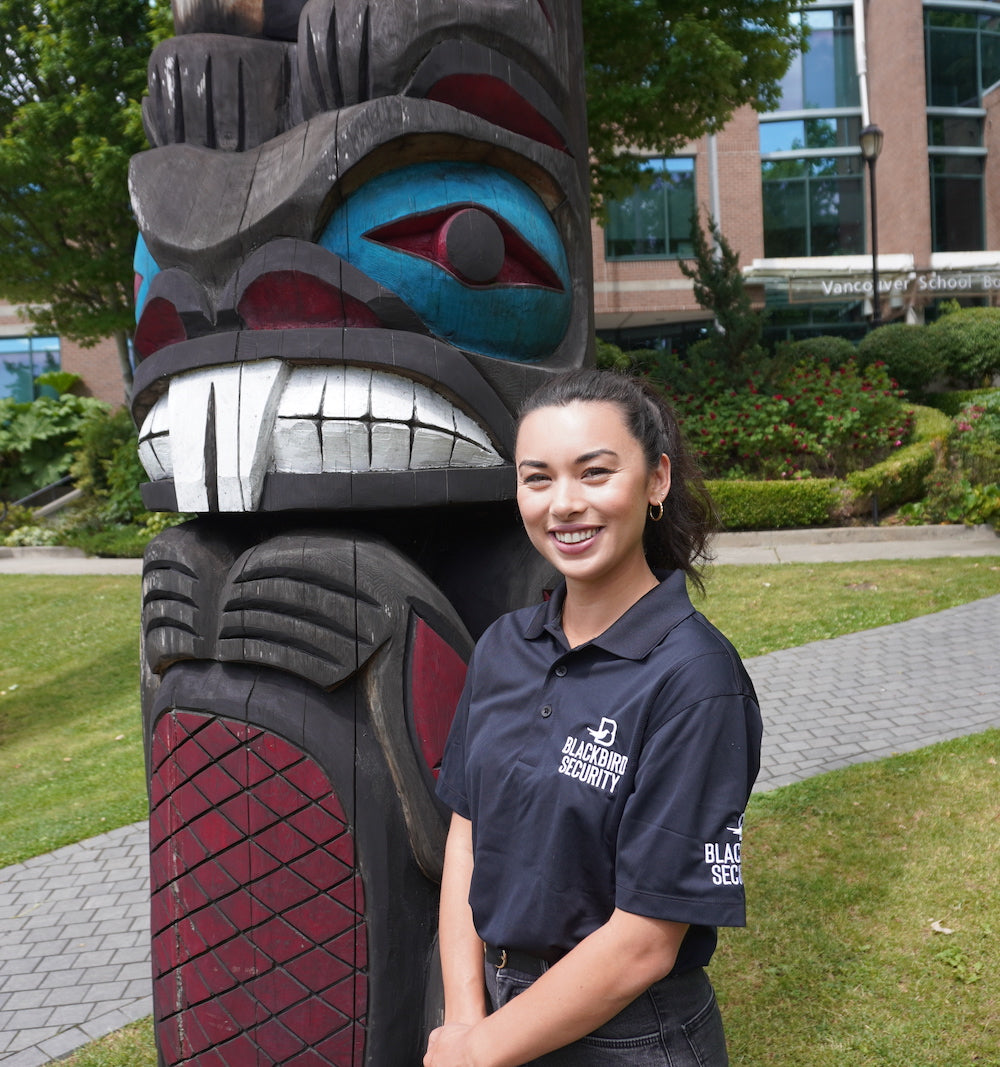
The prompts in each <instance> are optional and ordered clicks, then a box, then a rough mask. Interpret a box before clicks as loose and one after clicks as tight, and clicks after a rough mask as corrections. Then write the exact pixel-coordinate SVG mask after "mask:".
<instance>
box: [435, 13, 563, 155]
mask: <svg viewBox="0 0 1000 1067" xmlns="http://www.w3.org/2000/svg"><path fill="white" fill-rule="evenodd" d="M546 17H548V16H547V14H546ZM427 99H428V100H436V101H438V103H441V104H451V106H452V107H457V108H458V109H459V111H468V112H469V113H470V114H473V115H478V116H479V117H480V118H482V119H486V121H487V122H492V123H493V125H494V126H502V127H503V128H504V129H505V130H511V131H512V132H513V133H519V134H521V135H522V136H524V137H530V138H531V139H532V140H533V141H538V142H539V143H540V144H544V145H548V146H549V147H550V148H555V149H557V150H558V151H560V152H565V151H566V141H565V140H564V139H563V137H562V135H561V134H560V133H559V131H558V130H557V129H556V128H555V126H553V125H552V123H550V122H549V121H548V120H547V119H545V118H543V117H542V116H541V115H540V114H539V113H538V111H536V110H535V108H533V107H532V106H531V104H529V103H528V101H527V100H525V99H524V97H523V96H521V95H520V94H519V93H517V92H515V91H514V89H513V88H512V87H511V86H510V85H509V84H508V83H507V82H505V81H501V79H500V78H491V77H489V76H488V75H485V74H450V75H448V77H447V78H442V79H441V80H440V81H439V82H437V83H436V84H435V85H434V86H433V87H432V88H431V90H430V92H428V94H427Z"/></svg>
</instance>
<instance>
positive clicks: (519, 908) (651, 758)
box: [437, 571, 761, 973]
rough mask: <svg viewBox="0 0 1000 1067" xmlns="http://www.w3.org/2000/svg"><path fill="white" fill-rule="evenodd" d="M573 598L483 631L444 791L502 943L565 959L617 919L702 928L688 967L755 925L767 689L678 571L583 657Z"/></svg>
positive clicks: (481, 906)
mask: <svg viewBox="0 0 1000 1067" xmlns="http://www.w3.org/2000/svg"><path fill="white" fill-rule="evenodd" d="M564 597H565V586H560V587H559V588H558V589H557V590H556V591H555V593H554V594H553V596H552V598H551V599H550V600H549V601H548V603H547V604H544V605H542V606H540V607H531V608H524V609H522V610H520V611H515V612H513V613H511V614H509V615H505V616H504V617H502V618H501V619H498V620H497V621H496V622H495V623H494V624H493V625H492V626H491V627H490V628H489V629H488V630H487V631H486V633H485V634H484V635H483V636H482V638H481V639H480V641H479V643H478V644H477V646H476V650H475V653H474V655H473V657H472V661H471V663H470V665H469V672H468V676H467V678H466V684H465V689H464V692H463V694H462V698H461V700H460V701H459V706H458V710H457V712H456V715H455V721H454V724H453V725H452V729H451V733H450V734H449V737H448V744H447V747H446V749H445V754H444V761H443V765H442V769H441V776H440V779H439V781H438V787H437V791H438V795H439V796H440V798H441V799H442V800H443V801H444V802H445V803H446V804H447V805H448V806H449V807H450V808H452V809H453V810H454V811H455V812H457V813H458V814H459V815H461V816H463V817H465V818H467V819H471V820H472V824H473V850H474V860H475V867H474V872H473V877H472V887H471V891H470V898H469V901H470V904H471V907H472V913H473V919H474V922H475V925H476V929H477V931H478V933H479V936H480V937H481V938H482V939H483V940H484V941H485V942H487V943H488V944H491V945H498V946H503V947H505V948H510V949H519V950H521V951H524V952H529V953H532V954H533V955H536V956H540V957H543V958H545V959H548V960H550V961H554V960H556V959H558V958H559V957H560V956H562V955H564V954H565V953H566V952H568V951H569V950H570V949H572V948H573V947H574V946H575V945H576V944H577V943H578V942H579V941H581V940H582V939H583V938H584V937H586V936H587V935H588V934H590V933H592V932H593V931H594V930H595V929H597V928H598V927H599V926H601V925H602V924H603V923H605V922H606V921H607V919H608V918H609V917H610V915H611V912H612V910H613V909H614V908H616V907H617V908H620V909H622V910H623V911H628V912H632V913H635V914H639V915H646V916H651V917H653V918H658V919H670V920H673V921H675V922H683V923H689V924H690V925H691V929H690V930H689V931H688V934H687V936H686V937H685V939H684V943H683V945H682V946H681V951H680V953H679V955H678V960H677V964H676V966H675V969H674V970H675V972H677V973H679V972H681V971H683V970H688V969H690V968H692V967H698V966H704V965H705V964H706V963H708V961H709V959H710V958H711V956H712V953H713V951H714V949H715V942H716V935H715V927H716V926H742V925H744V923H745V902H744V892H743V884H742V878H741V874H740V845H741V839H742V832H743V811H744V808H745V807H746V802H747V799H748V798H749V795H750V789H751V787H752V785H753V782H754V779H755V778H756V776H757V770H758V767H759V760H760V737H761V720H760V712H759V710H758V707H757V699H756V696H755V694H754V690H753V685H752V684H751V681H750V678H749V676H748V675H747V673H746V670H745V669H744V667H743V664H742V663H741V661H740V658H739V656H738V655H737V653H736V650H735V649H734V648H733V646H732V645H731V644H730V643H729V642H728V641H727V640H726V638H725V637H723V635H722V634H721V633H719V631H718V630H716V629H715V627H714V626H712V625H711V623H709V622H708V620H707V619H705V618H704V616H702V615H701V614H700V613H698V612H696V611H695V610H694V608H693V607H692V605H691V601H690V599H689V598H688V595H687V589H686V585H685V576H684V574H683V572H682V571H673V572H671V573H670V574H668V575H667V576H666V577H665V578H663V579H662V580H661V581H660V584H659V585H658V586H657V587H656V588H655V589H653V590H651V591H650V592H649V593H647V594H646V596H644V597H643V598H642V599H641V600H640V601H638V602H637V603H636V604H634V605H633V606H632V607H631V608H630V609H629V610H628V611H627V612H626V613H625V614H624V615H623V616H622V617H621V618H620V619H619V620H618V621H617V622H615V623H614V625H612V626H611V627H609V628H608V629H607V630H606V631H605V632H604V633H603V634H601V635H600V636H599V637H596V638H594V640H592V641H589V642H588V643H587V644H585V645H581V646H579V647H577V648H575V649H569V648H568V646H567V642H566V638H565V636H564V634H563V632H562V627H561V622H560V619H561V613H562V603H563V599H564Z"/></svg>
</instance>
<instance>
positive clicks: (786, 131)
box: [760, 116, 861, 155]
mask: <svg viewBox="0 0 1000 1067" xmlns="http://www.w3.org/2000/svg"><path fill="white" fill-rule="evenodd" d="M860 133H861V120H860V119H859V118H853V117H848V118H840V117H837V118H835V117H833V116H831V117H830V118H825V119H818V118H817V119H782V120H781V121H780V122H761V124H760V150H761V153H762V154H764V155H766V154H767V153H768V152H794V151H798V150H801V149H803V148H854V147H856V146H857V143H858V137H859V135H860Z"/></svg>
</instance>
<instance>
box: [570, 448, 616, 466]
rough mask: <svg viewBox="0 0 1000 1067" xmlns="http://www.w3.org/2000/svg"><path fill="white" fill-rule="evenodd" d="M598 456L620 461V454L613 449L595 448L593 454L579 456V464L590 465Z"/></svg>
mask: <svg viewBox="0 0 1000 1067" xmlns="http://www.w3.org/2000/svg"><path fill="white" fill-rule="evenodd" d="M598 456H609V457H610V458H611V459H615V460H617V459H618V453H617V452H616V451H615V450H614V449H613V448H595V449H594V451H593V452H584V454H583V455H582V456H577V458H576V462H577V463H589V462H590V461H591V460H592V459H597V457H598Z"/></svg>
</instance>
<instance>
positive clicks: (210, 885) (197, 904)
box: [150, 711, 367, 1067]
mask: <svg viewBox="0 0 1000 1067" xmlns="http://www.w3.org/2000/svg"><path fill="white" fill-rule="evenodd" d="M152 757H153V774H152V780H151V791H152V795H151V800H152V818H151V823H150V833H151V862H150V866H151V873H152V892H153V897H152V916H153V972H154V974H153V977H154V986H153V1001H154V1009H155V1012H156V1018H157V1033H158V1035H159V1040H160V1044H161V1050H162V1052H163V1056H164V1061H165V1064H166V1065H167V1067H173V1065H174V1064H181V1063H188V1062H190V1061H191V1060H192V1058H197V1062H198V1064H199V1067H245V1065H246V1064H250V1063H254V1064H260V1063H269V1064H282V1065H288V1067H307V1065H308V1067H340V1065H343V1064H348V1063H355V1062H361V1059H362V1056H363V1052H364V1041H365V1029H364V1028H365V1019H364V1010H365V1005H366V1003H367V998H366V996H365V984H364V982H365V977H364V974H363V973H362V972H363V969H364V967H365V966H366V963H367V938H366V928H365V922H364V892H363V888H362V885H361V879H360V876H359V875H358V874H357V872H356V870H355V856H354V843H353V841H352V839H351V835H350V833H349V831H348V827H347V819H346V817H345V815H344V811H343V808H342V807H341V805H340V803H339V801H338V800H337V798H336V796H335V794H334V792H333V789H332V787H331V785H330V782H329V780H328V779H327V777H326V775H325V774H324V772H323V771H322V769H321V768H320V767H319V766H318V765H317V764H316V763H315V762H314V761H313V760H312V759H311V758H310V757H309V756H307V755H306V754H304V753H303V752H302V751H300V750H299V749H297V748H295V746H293V745H291V744H289V743H288V742H287V741H285V740H284V739H283V738H281V737H278V736H277V735H275V734H271V733H268V732H266V731H264V730H261V729H259V728H258V727H255V726H251V725H248V724H246V723H240V722H236V721H233V720H229V719H221V718H218V717H216V716H213V715H207V714H203V713H196V712H189V711H173V712H169V713H167V714H166V715H164V716H162V717H161V718H160V720H159V721H158V722H157V724H156V728H155V731H154V734H153V741H152Z"/></svg>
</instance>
